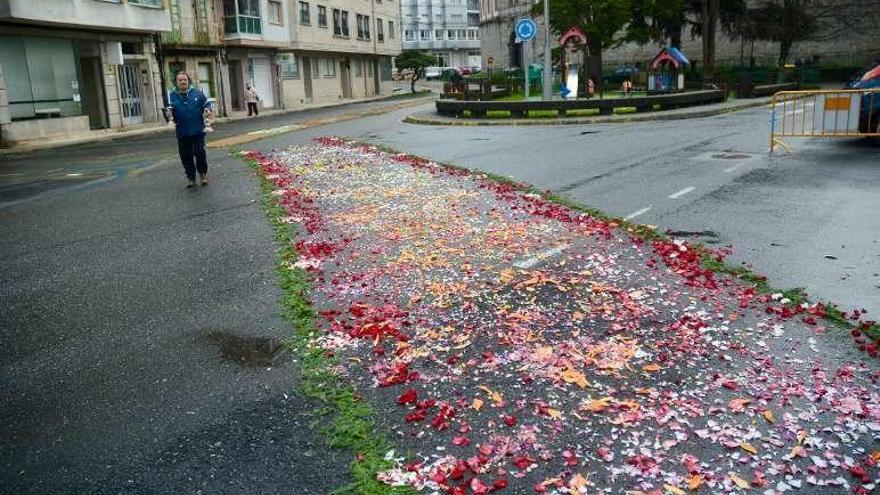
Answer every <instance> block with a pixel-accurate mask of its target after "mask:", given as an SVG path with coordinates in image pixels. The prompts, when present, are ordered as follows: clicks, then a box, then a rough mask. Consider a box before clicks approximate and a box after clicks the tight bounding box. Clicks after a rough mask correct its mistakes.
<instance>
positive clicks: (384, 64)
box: [379, 57, 391, 81]
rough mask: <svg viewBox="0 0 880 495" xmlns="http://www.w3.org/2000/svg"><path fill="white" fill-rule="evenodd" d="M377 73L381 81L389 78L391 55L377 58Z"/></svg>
mask: <svg viewBox="0 0 880 495" xmlns="http://www.w3.org/2000/svg"><path fill="white" fill-rule="evenodd" d="M379 73H380V75H381V79H382V80H383V81H390V80H391V57H380V58H379Z"/></svg>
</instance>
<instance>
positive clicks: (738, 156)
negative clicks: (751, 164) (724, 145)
mask: <svg viewBox="0 0 880 495" xmlns="http://www.w3.org/2000/svg"><path fill="white" fill-rule="evenodd" d="M712 158H716V159H719V160H745V159H746V158H751V155H746V154H743V153H715V154H714V155H712Z"/></svg>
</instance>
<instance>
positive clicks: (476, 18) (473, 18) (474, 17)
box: [468, 14, 480, 27]
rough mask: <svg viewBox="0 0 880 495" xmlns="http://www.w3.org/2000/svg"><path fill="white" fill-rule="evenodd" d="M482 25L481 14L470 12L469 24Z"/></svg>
mask: <svg viewBox="0 0 880 495" xmlns="http://www.w3.org/2000/svg"><path fill="white" fill-rule="evenodd" d="M479 25H480V14H468V26H470V27H477V26H479Z"/></svg>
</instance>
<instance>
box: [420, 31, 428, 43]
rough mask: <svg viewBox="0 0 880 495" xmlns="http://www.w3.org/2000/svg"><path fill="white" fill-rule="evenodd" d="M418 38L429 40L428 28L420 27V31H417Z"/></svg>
mask: <svg viewBox="0 0 880 495" xmlns="http://www.w3.org/2000/svg"><path fill="white" fill-rule="evenodd" d="M419 39H420V40H422V41H430V40H431V31H430V30H428V29H422V30H421V31H419Z"/></svg>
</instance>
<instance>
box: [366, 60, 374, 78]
mask: <svg viewBox="0 0 880 495" xmlns="http://www.w3.org/2000/svg"><path fill="white" fill-rule="evenodd" d="M366 65H367V77H373V61H372V60H367V61H366Z"/></svg>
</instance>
